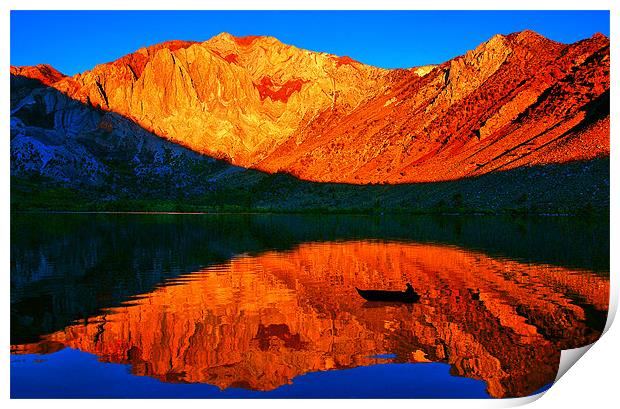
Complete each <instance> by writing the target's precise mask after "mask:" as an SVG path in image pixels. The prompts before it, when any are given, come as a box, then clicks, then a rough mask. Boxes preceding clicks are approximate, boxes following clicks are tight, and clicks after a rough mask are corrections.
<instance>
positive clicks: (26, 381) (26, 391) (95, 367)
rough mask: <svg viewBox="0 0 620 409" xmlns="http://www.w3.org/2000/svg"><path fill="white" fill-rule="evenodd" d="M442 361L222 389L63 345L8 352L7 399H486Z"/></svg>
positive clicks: (479, 386)
mask: <svg viewBox="0 0 620 409" xmlns="http://www.w3.org/2000/svg"><path fill="white" fill-rule="evenodd" d="M449 370H450V366H449V365H447V364H440V363H415V364H411V363H406V364H393V363H387V364H380V365H373V366H366V367H358V368H353V369H344V370H333V371H326V372H314V373H309V374H306V375H303V376H299V377H297V378H295V379H294V380H293V383H292V384H290V385H284V386H282V387H280V388H278V389H276V390H273V391H266V392H262V391H251V390H245V389H240V388H228V389H226V390H223V391H222V390H220V389H219V388H218V387H216V386H213V385H208V384H184V383H164V382H161V381H159V380H157V379H154V378H149V377H145V376H135V375H132V374H131V373H130V371H129V367H128V366H127V365H121V364H110V363H102V362H99V361H98V360H97V357H96V356H95V355H92V354H89V353H85V352H81V351H77V350H73V349H69V348H65V349H63V350H61V351H59V352H56V353H53V354H49V355H12V356H11V398H488V397H489V395H488V394H487V393H486V385H485V383H484V382H482V381H478V380H474V379H468V378H461V377H455V376H452V375H450V374H449Z"/></svg>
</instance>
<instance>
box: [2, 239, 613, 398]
mask: <svg viewBox="0 0 620 409" xmlns="http://www.w3.org/2000/svg"><path fill="white" fill-rule="evenodd" d="M408 282H410V283H411V284H412V285H413V287H414V289H415V291H416V292H417V293H418V294H420V296H421V299H420V302H419V303H416V304H413V305H382V304H377V305H373V304H372V303H370V304H369V303H367V302H366V301H365V300H364V299H362V298H361V297H359V296H358V295H357V293H356V290H355V287H359V288H374V289H385V290H399V291H401V290H403V289H404V288H405V284H406V283H408ZM608 298H609V279H608V275H607V274H600V273H593V272H591V271H587V270H584V269H579V268H566V267H560V266H557V265H551V264H545V263H529V262H522V261H515V260H511V259H508V258H503V257H498V256H489V255H487V254H486V253H484V252H482V251H477V250H466V249H464V248H462V247H457V246H453V245H446V244H432V243H417V242H412V241H393V240H376V239H366V240H343V241H339V240H337V241H324V242H306V243H301V244H299V245H296V246H293V248H292V249H288V250H286V249H282V250H268V251H263V252H258V253H255V254H240V255H236V256H233V257H232V258H231V259H230V260H228V261H224V262H220V263H218V264H215V265H211V266H208V267H205V268H200V269H197V271H194V272H191V273H183V274H179V275H177V276H176V277H171V278H169V279H167V280H166V281H165V282H164V283H163V284H162V285H159V286H157V287H155V288H154V289H153V290H152V291H150V292H147V293H144V294H140V295H138V296H132V297H130V298H129V299H128V300H127V301H125V302H123V303H122V304H121V305H120V306H115V307H111V308H106V309H104V310H103V311H102V312H101V313H99V314H98V315H94V316H90V317H88V318H85V319H83V320H78V321H76V322H75V323H74V324H71V325H69V326H67V327H66V328H64V329H62V330H58V331H56V332H53V333H50V334H47V335H43V336H42V337H41V340H40V341H39V342H29V343H15V344H13V345H12V346H11V352H12V353H14V354H30V353H48V352H54V351H58V350H59V349H61V348H63V347H70V348H74V349H78V350H81V351H85V352H89V353H93V354H96V355H97V356H98V357H99V358H100V360H101V361H103V362H114V363H124V364H129V365H131V372H132V373H133V374H135V375H144V376H149V377H154V378H157V379H160V380H162V381H165V382H187V383H208V384H211V385H216V386H218V387H220V388H223V389H225V388H230V387H242V388H247V389H252V390H260V391H269V390H274V389H276V388H278V387H280V386H282V385H286V384H289V383H291V382H293V379H294V378H295V377H298V376H301V375H303V374H307V373H311V372H319V371H328V370H336V369H345V368H355V367H360V366H368V365H375V364H381V363H384V362H386V359H385V358H382V357H383V356H390V357H391V356H394V357H393V358H390V359H388V362H400V363H404V362H409V363H415V362H442V363H447V364H449V365H450V366H451V371H450V372H451V374H452V375H455V376H462V377H467V378H472V379H479V380H482V381H484V382H485V383H486V385H487V392H488V393H489V394H490V395H491V396H493V397H513V396H525V395H529V394H531V393H533V392H535V391H537V390H539V389H540V388H542V387H544V386H545V385H547V384H548V383H550V382H553V380H554V379H555V376H556V373H557V369H558V364H559V358H560V351H561V349H567V348H575V347H580V346H583V345H586V344H589V343H591V342H593V341H595V340H596V339H597V338H598V337H599V336H600V333H601V330H602V325H604V324H601V322H602V323H604V318H605V316H606V311H607V307H608ZM12 336H13V334H12Z"/></svg>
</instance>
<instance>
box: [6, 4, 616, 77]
mask: <svg viewBox="0 0 620 409" xmlns="http://www.w3.org/2000/svg"><path fill="white" fill-rule="evenodd" d="M523 29H530V30H534V31H537V32H538V33H540V34H542V35H544V36H546V37H549V38H551V39H553V40H556V41H560V42H563V43H572V42H575V41H577V40H580V39H583V38H587V37H590V36H592V34H594V33H596V32H601V33H603V34H605V35H607V36H609V12H608V11H366V12H364V11H262V12H261V11H12V12H11V64H12V65H34V64H41V63H47V64H51V65H52V66H54V67H55V68H57V69H58V70H60V71H62V72H64V73H66V74H70V75H72V74H75V73H77V72H82V71H84V70H87V69H90V68H92V67H93V66H95V65H96V64H100V63H104V62H108V61H112V60H115V59H117V58H118V57H121V56H123V55H125V54H127V53H130V52H132V51H135V50H136V49H138V48H140V47H143V46H146V45H151V44H155V43H159V42H162V41H166V40H174V39H178V40H197V41H204V40H207V39H209V38H211V37H213V36H214V35H217V34H219V33H221V32H223V31H226V32H229V33H231V34H233V35H238V36H243V35H270V36H274V37H277V38H278V39H280V40H281V41H282V42H284V43H287V44H292V45H295V46H298V47H301V48H306V49H309V50H314V51H325V52H329V53H333V54H337V55H348V56H351V57H353V58H354V59H356V60H358V61H361V62H364V63H366V64H372V65H376V66H380V67H385V68H395V67H413V66H417V65H425V64H433V63H440V62H443V61H446V60H448V59H450V58H452V57H455V56H457V55H460V54H463V53H464V52H465V51H467V50H469V49H472V48H475V47H476V46H477V45H478V44H480V43H481V42H483V41H486V40H487V39H489V38H490V37H492V36H493V35H494V34H497V33H501V34H508V33H511V32H515V31H520V30H523Z"/></svg>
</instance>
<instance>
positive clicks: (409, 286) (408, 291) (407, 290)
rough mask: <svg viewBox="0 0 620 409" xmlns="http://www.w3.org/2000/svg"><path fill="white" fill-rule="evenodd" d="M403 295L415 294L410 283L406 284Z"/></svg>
mask: <svg viewBox="0 0 620 409" xmlns="http://www.w3.org/2000/svg"><path fill="white" fill-rule="evenodd" d="M405 294H415V290H414V289H413V286H412V285H411V283H407V289H406V290H405Z"/></svg>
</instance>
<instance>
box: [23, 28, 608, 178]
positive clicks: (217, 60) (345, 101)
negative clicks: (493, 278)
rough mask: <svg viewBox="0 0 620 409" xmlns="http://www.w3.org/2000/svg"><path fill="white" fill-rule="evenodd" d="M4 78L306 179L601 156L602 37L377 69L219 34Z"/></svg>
mask: <svg viewBox="0 0 620 409" xmlns="http://www.w3.org/2000/svg"><path fill="white" fill-rule="evenodd" d="M12 70H13V72H14V74H16V75H22V76H27V77H33V78H38V79H41V80H42V81H43V82H44V83H45V84H48V85H51V86H53V87H54V88H56V89H58V90H60V91H61V92H63V93H64V94H66V95H68V96H69V97H71V98H72V99H75V100H78V101H80V102H83V103H84V104H86V105H91V106H93V107H97V108H100V109H102V110H105V111H112V112H116V113H118V114H120V115H122V116H125V117H126V118H128V119H131V120H132V121H134V122H136V123H137V124H139V125H140V126H142V127H143V128H145V129H146V130H148V131H151V132H153V133H155V134H157V135H159V136H161V137H163V138H165V139H168V140H170V141H172V142H175V143H177V144H181V145H184V146H186V147H188V148H190V149H192V150H194V151H196V152H199V153H205V154H208V155H211V156H214V157H217V158H223V159H226V160H227V161H229V162H231V163H233V164H235V165H239V166H243V167H254V168H257V169H260V170H265V171H268V172H287V173H291V174H293V175H295V176H298V177H300V178H302V179H307V180H314V181H332V182H334V181H335V182H348V183H357V184H364V183H406V182H419V181H438V180H450V179H458V178H462V177H467V176H475V175H479V174H483V173H487V172H492V171H497V170H506V169H511V168H514V167H519V166H526V165H534V164H547V163H564V162H567V161H572V160H583V159H592V158H595V157H599V156H606V155H608V154H609V105H608V104H609V39H608V38H606V37H604V36H602V35H595V36H594V37H592V38H590V39H587V40H583V41H580V42H578V43H575V44H571V45H564V44H559V43H555V42H553V41H550V40H548V39H545V38H544V37H541V36H539V35H538V34H536V33H533V32H530V31H524V32H520V33H515V34H511V35H508V36H501V35H497V36H495V37H493V38H491V39H490V40H489V41H487V42H486V43H483V44H481V45H480V46H479V47H477V48H476V49H475V50H472V51H469V52H467V53H466V54H465V55H463V56H459V57H456V58H454V59H452V60H450V61H448V62H446V63H444V64H441V65H439V66H426V67H420V68H413V69H409V70H384V69H379V68H375V67H370V66H367V65H364V64H361V63H359V62H356V61H354V60H353V59H351V58H349V57H337V56H334V55H329V54H325V53H316V52H311V51H307V50H302V49H299V48H296V47H293V46H289V45H285V44H282V43H281V42H279V41H278V40H276V39H274V38H271V37H243V38H237V37H233V36H231V35H229V34H226V33H223V34H220V35H218V36H216V37H214V38H212V39H210V40H208V41H206V42H203V43H192V42H182V41H172V42H166V43H162V44H159V45H156V46H152V47H148V48H143V49H140V50H138V51H136V52H135V53H133V54H130V55H127V56H125V57H122V58H120V59H119V60H117V61H114V62H111V63H107V64H102V65H99V66H97V67H95V68H94V69H92V70H91V71H87V72H84V73H82V74H78V75H75V76H73V77H64V76H62V75H61V74H60V73H57V72H55V71H53V70H52V69H51V68H50V67H43V68H42V67H26V68H16V67H14V68H12Z"/></svg>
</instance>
